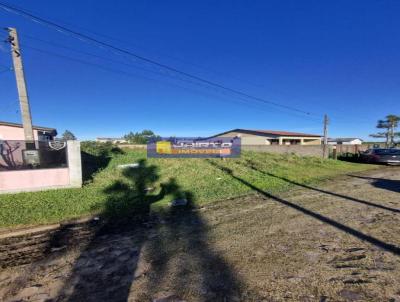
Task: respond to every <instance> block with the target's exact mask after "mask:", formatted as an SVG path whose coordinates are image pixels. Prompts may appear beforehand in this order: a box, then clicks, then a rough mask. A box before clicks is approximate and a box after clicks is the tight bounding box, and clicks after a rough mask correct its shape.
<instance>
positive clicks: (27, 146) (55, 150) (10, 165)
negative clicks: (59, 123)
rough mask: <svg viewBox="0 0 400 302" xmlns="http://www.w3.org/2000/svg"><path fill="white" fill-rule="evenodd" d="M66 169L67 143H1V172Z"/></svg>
mask: <svg viewBox="0 0 400 302" xmlns="http://www.w3.org/2000/svg"><path fill="white" fill-rule="evenodd" d="M66 167H68V163H67V142H66V141H35V142H32V143H27V142H26V141H21V140H2V141H0V171H14V170H30V169H51V168H66Z"/></svg>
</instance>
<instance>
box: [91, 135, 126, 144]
mask: <svg viewBox="0 0 400 302" xmlns="http://www.w3.org/2000/svg"><path fill="white" fill-rule="evenodd" d="M96 142H99V143H108V142H110V143H113V144H125V143H127V142H128V141H127V140H126V139H124V138H118V137H98V138H96Z"/></svg>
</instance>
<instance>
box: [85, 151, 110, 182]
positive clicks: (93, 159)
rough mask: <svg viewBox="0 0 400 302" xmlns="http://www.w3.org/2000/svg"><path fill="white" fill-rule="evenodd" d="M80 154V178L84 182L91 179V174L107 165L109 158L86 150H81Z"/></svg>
mask: <svg viewBox="0 0 400 302" xmlns="http://www.w3.org/2000/svg"><path fill="white" fill-rule="evenodd" d="M81 156H82V180H83V181H84V182H87V181H90V180H92V179H93V176H94V175H95V174H96V173H97V172H98V171H100V170H101V169H104V168H106V167H107V166H108V163H109V162H110V160H111V158H110V157H109V156H106V155H105V154H102V155H93V154H90V153H87V152H83V151H82V152H81Z"/></svg>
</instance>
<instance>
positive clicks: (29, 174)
mask: <svg viewBox="0 0 400 302" xmlns="http://www.w3.org/2000/svg"><path fill="white" fill-rule="evenodd" d="M69 184H70V179H69V169H68V168H56V169H37V170H22V171H4V172H0V190H1V191H7V192H14V191H15V192H18V191H26V190H30V191H35V190H40V189H42V190H43V189H45V188H57V187H65V186H69Z"/></svg>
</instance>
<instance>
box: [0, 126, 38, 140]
mask: <svg viewBox="0 0 400 302" xmlns="http://www.w3.org/2000/svg"><path fill="white" fill-rule="evenodd" d="M33 136H34V138H35V140H37V139H38V131H37V130H33ZM0 139H2V140H21V141H23V140H25V136H24V129H23V128H19V127H10V126H3V125H1V126H0Z"/></svg>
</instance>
